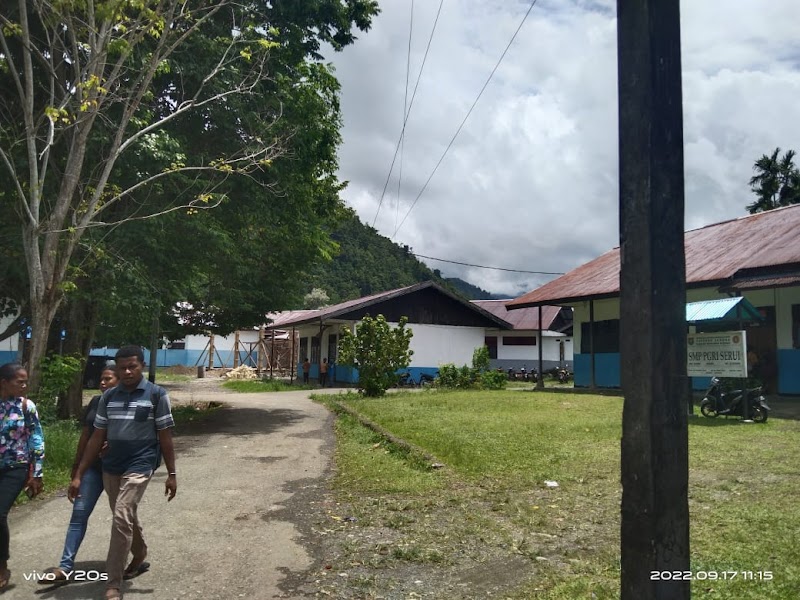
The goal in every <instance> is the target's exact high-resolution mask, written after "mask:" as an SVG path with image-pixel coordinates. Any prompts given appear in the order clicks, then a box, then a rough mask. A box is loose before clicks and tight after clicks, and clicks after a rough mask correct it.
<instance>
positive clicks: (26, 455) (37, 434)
mask: <svg viewBox="0 0 800 600" xmlns="http://www.w3.org/2000/svg"><path fill="white" fill-rule="evenodd" d="M0 417H2V424H1V425H0V467H2V468H3V469H7V468H9V467H20V466H22V465H26V464H33V476H34V477H41V476H42V465H43V464H44V432H43V431H42V424H41V423H40V422H39V413H38V412H37V411H36V405H35V404H34V403H33V402H32V401H31V400H28V416H27V422H26V417H25V413H24V411H23V410H22V398H5V399H3V400H2V401H0Z"/></svg>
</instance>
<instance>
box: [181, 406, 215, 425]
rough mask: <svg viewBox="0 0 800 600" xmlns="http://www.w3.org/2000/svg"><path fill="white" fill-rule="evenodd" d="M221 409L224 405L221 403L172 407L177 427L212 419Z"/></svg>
mask: <svg viewBox="0 0 800 600" xmlns="http://www.w3.org/2000/svg"><path fill="white" fill-rule="evenodd" d="M221 407H222V404H221V403H219V402H191V403H188V404H185V403H181V404H175V405H173V406H172V418H173V419H174V420H175V425H176V426H180V425H182V424H184V423H191V422H194V421H203V420H205V419H208V418H210V417H212V416H213V415H214V413H216V412H217V411H218V410H219V409H220V408H221Z"/></svg>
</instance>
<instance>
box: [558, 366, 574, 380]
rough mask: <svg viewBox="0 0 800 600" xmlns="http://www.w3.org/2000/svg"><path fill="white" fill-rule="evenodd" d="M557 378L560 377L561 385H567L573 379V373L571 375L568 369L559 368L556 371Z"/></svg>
mask: <svg viewBox="0 0 800 600" xmlns="http://www.w3.org/2000/svg"><path fill="white" fill-rule="evenodd" d="M556 377H558V382H559V383H567V382H568V381H569V380H570V379H572V373H570V372H569V371H568V370H567V369H564V368H559V369H557V370H556Z"/></svg>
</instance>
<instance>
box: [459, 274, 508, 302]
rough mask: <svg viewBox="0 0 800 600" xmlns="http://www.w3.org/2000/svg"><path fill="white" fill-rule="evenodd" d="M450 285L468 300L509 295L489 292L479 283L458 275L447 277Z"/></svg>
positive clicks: (499, 298)
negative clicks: (474, 283)
mask: <svg viewBox="0 0 800 600" xmlns="http://www.w3.org/2000/svg"><path fill="white" fill-rule="evenodd" d="M445 281H447V282H448V283H450V285H452V286H453V287H454V288H455V289H456V290H458V291H459V292H460V293H461V295H462V296H464V297H465V298H467V299H468V300H505V299H506V298H507V296H504V295H502V294H492V293H491V292H487V291H486V290H484V289H483V288H479V287H478V286H477V285H472V284H471V283H469V282H467V281H464V280H463V279H459V278H458V277H448V278H446V279H445Z"/></svg>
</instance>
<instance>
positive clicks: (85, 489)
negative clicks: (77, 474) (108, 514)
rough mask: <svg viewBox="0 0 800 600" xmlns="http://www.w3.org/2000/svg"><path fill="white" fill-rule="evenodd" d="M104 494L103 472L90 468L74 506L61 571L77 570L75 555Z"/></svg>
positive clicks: (82, 480) (84, 475) (84, 477)
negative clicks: (90, 518) (96, 505)
mask: <svg viewBox="0 0 800 600" xmlns="http://www.w3.org/2000/svg"><path fill="white" fill-rule="evenodd" d="M102 493H103V472H102V471H101V470H100V469H96V468H93V467H92V468H89V469H87V470H86V472H85V473H84V474H83V478H82V479H81V489H80V492H79V496H78V497H77V498H76V499H75V504H73V505H72V518H70V520H69V527H67V539H66V540H65V541H64V553H63V554H62V555H61V565H60V567H61V569H62V570H63V571H67V572H70V571H72V570H73V569H74V568H75V555H76V554H77V553H78V549H79V548H80V547H81V542H83V536H85V535H86V527H87V526H88V525H89V517H90V516H91V514H92V511H93V510H94V506H95V504H97V499H98V498H100V494H102Z"/></svg>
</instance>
